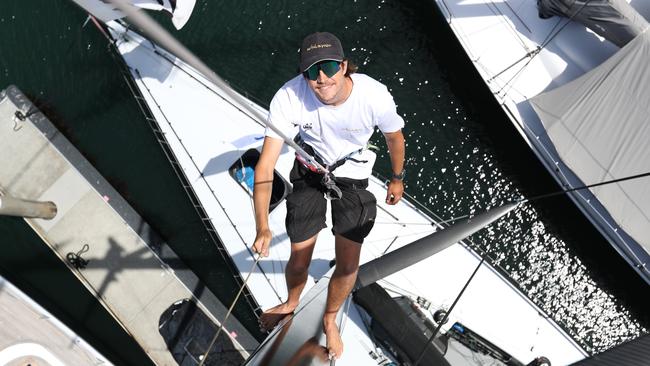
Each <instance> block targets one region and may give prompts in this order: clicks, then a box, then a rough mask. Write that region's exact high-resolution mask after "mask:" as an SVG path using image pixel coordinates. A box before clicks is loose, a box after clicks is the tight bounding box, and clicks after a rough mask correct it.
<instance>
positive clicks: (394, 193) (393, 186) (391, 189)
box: [386, 179, 404, 205]
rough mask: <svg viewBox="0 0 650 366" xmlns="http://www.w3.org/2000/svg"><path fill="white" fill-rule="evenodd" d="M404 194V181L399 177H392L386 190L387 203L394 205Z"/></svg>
mask: <svg viewBox="0 0 650 366" xmlns="http://www.w3.org/2000/svg"><path fill="white" fill-rule="evenodd" d="M402 194H404V182H402V181H401V180H397V179H392V180H391V181H390V183H388V191H387V192H386V203H387V204H389V205H394V204H396V203H397V202H399V200H401V199H402Z"/></svg>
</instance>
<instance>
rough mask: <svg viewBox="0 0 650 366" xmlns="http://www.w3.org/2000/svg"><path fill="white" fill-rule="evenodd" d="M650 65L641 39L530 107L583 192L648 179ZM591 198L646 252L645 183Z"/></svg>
mask: <svg viewBox="0 0 650 366" xmlns="http://www.w3.org/2000/svg"><path fill="white" fill-rule="evenodd" d="M648 60H650V32H648V31H646V32H643V33H641V34H640V35H639V36H637V37H636V38H635V39H634V40H632V41H631V42H630V43H628V44H627V45H626V46H625V47H624V48H622V49H621V50H620V51H619V52H617V53H616V54H614V55H613V56H612V57H611V58H610V59H608V60H607V61H605V62H604V63H603V64H602V65H600V66H598V67H596V68H595V69H593V70H591V71H589V72H588V73H586V74H584V75H583V76H581V77H579V78H578V79H576V80H573V81H572V82H570V83H568V84H566V85H563V86H561V87H559V88H557V89H555V90H552V91H550V92H547V93H543V94H540V95H538V96H536V97H534V98H532V99H531V104H532V106H533V108H534V109H535V111H536V112H537V114H538V116H539V117H540V119H541V120H542V123H543V124H544V127H545V128H546V131H547V133H548V136H549V137H550V139H551V140H552V141H553V144H554V145H555V149H556V150H557V152H558V154H559V155H560V158H561V159H562V161H563V162H564V163H565V164H566V165H567V166H568V167H569V168H570V169H571V170H573V172H574V173H575V174H576V175H577V176H578V177H579V178H580V179H581V180H582V181H583V182H584V183H585V184H592V183H598V182H602V181H606V180H611V179H618V178H623V177H626V176H630V175H636V174H641V173H645V172H648V171H650V125H649V122H650V121H649V119H650V118H649V116H650V68H649V66H648V65H649V64H648ZM591 191H592V193H593V194H594V195H595V196H596V197H597V198H598V200H599V201H600V202H601V203H602V204H603V205H604V206H605V208H606V209H607V210H608V212H609V213H610V215H611V216H612V217H613V218H614V220H615V221H616V223H617V224H618V225H619V226H620V227H622V228H623V229H624V230H625V231H626V232H627V233H628V234H629V235H630V236H631V237H632V238H633V239H634V240H636V241H637V242H638V243H639V244H641V245H642V246H643V248H644V249H645V251H646V252H650V177H645V178H640V179H635V180H630V181H624V182H620V183H617V184H609V185H605V186H600V187H595V188H592V189H591Z"/></svg>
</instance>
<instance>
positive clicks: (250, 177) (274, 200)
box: [228, 149, 291, 212]
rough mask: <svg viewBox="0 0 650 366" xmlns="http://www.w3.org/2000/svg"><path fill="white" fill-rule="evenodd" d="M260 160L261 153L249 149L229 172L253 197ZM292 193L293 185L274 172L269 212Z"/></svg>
mask: <svg viewBox="0 0 650 366" xmlns="http://www.w3.org/2000/svg"><path fill="white" fill-rule="evenodd" d="M259 158H260V152H259V151H257V149H249V150H248V151H246V152H245V153H244V154H243V155H242V156H240V157H239V159H237V161H235V163H234V164H233V165H231V166H230V168H229V169H228V171H229V172H230V176H231V177H233V179H235V180H236V181H237V183H239V185H240V186H241V187H242V188H243V189H244V190H245V191H246V193H248V194H249V195H251V196H252V195H253V188H254V184H255V181H254V176H255V165H256V164H257V161H258V160H259ZM290 192H291V185H290V184H289V183H288V182H287V181H286V180H284V178H282V176H281V175H280V173H278V171H277V170H274V171H273V191H272V192H271V204H270V206H269V212H271V211H273V209H274V208H275V207H276V206H277V205H279V204H280V203H281V202H282V200H284V199H285V198H286V197H287V195H288V194H289V193H290Z"/></svg>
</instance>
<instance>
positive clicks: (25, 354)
mask: <svg viewBox="0 0 650 366" xmlns="http://www.w3.org/2000/svg"><path fill="white" fill-rule="evenodd" d="M0 310H1V311H0V323H1V324H2V330H0V364H1V365H18V364H21V365H26V364H30V363H31V364H35V363H39V364H40V363H41V362H47V364H48V365H53V366H58V365H79V366H81V365H107V366H108V365H112V364H111V363H110V362H109V361H108V360H107V359H106V358H104V356H102V355H101V354H100V353H99V352H97V350H95V349H94V348H93V347H92V346H91V345H90V344H88V343H87V342H86V341H85V340H83V339H82V338H81V337H79V335H77V334H76V333H75V332H73V331H72V330H71V329H69V328H68V327H66V326H65V325H64V324H63V323H62V322H61V321H60V320H58V319H57V318H56V317H54V316H53V315H52V314H50V313H49V312H48V311H47V310H45V309H44V308H43V307H41V306H40V305H39V304H38V303H36V302H35V301H34V300H33V299H31V298H30V297H29V296H27V295H26V294H25V293H23V292H22V291H20V289H18V288H17V287H16V286H14V285H13V284H12V283H11V282H9V281H8V280H7V279H6V278H4V277H2V276H0Z"/></svg>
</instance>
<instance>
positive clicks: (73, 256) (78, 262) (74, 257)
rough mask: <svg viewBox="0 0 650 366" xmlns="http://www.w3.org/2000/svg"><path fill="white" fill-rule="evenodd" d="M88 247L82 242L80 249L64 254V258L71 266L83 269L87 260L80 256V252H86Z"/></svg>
mask: <svg viewBox="0 0 650 366" xmlns="http://www.w3.org/2000/svg"><path fill="white" fill-rule="evenodd" d="M89 249H90V245H88V244H84V245H83V247H81V249H80V250H79V251H78V252H76V253H74V252H70V253H68V254H67V255H66V256H65V259H66V260H67V261H68V263H70V265H71V266H73V267H74V268H75V269H84V268H86V266H87V265H88V262H89V261H88V260H86V259H83V258H82V257H81V255H82V254H84V253H86V252H87V251H88V250H89Z"/></svg>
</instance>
